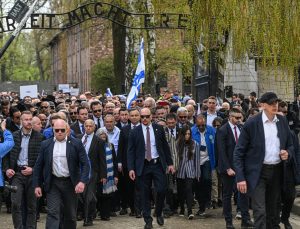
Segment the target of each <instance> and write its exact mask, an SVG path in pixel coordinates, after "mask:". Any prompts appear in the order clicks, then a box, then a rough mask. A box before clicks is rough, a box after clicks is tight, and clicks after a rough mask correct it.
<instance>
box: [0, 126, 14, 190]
mask: <svg viewBox="0 0 300 229" xmlns="http://www.w3.org/2000/svg"><path fill="white" fill-rule="evenodd" d="M3 135H4V142H3V143H0V187H2V186H4V183H3V175H2V172H1V171H2V158H3V157H4V156H5V155H6V154H7V153H8V152H9V151H10V150H11V149H12V148H13V147H14V145H15V142H14V138H13V136H12V134H11V132H10V131H8V130H5V131H4V132H3Z"/></svg>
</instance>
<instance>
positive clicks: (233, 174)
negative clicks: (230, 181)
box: [227, 168, 235, 177]
mask: <svg viewBox="0 0 300 229" xmlns="http://www.w3.org/2000/svg"><path fill="white" fill-rule="evenodd" d="M227 175H228V176H230V177H233V176H235V172H234V170H233V169H231V168H230V169H227Z"/></svg>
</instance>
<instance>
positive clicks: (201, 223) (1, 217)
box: [0, 209, 300, 229]
mask: <svg viewBox="0 0 300 229" xmlns="http://www.w3.org/2000/svg"><path fill="white" fill-rule="evenodd" d="M207 213H208V214H207V218H205V219H203V218H201V219H200V218H195V219H194V220H188V219H186V218H184V217H179V216H173V217H172V218H169V219H166V220H165V226H163V227H160V226H158V225H157V223H156V222H155V221H154V222H153V226H154V228H161V229H167V228H168V229H171V228H172V229H196V228H197V229H222V228H225V223H224V219H223V218H222V214H221V209H216V210H208V211H207ZM45 218H46V215H45V214H42V215H41V220H40V222H38V229H43V228H44V227H45ZM291 223H292V225H293V226H294V228H300V217H299V216H295V215H292V216H291ZM234 225H235V226H236V228H240V221H238V220H234ZM77 226H78V228H81V229H83V228H85V229H87V228H89V229H96V228H101V229H120V228H121V229H142V228H143V227H144V221H143V219H136V218H132V217H129V216H117V217H113V218H112V219H111V220H110V221H108V222H103V221H101V220H99V219H97V220H95V222H94V226H92V227H83V226H82V221H80V222H78V224H77ZM282 228H283V226H282ZM0 229H13V226H12V220H11V215H8V214H6V213H4V212H2V213H0Z"/></svg>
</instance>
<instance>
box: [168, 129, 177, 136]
mask: <svg viewBox="0 0 300 229" xmlns="http://www.w3.org/2000/svg"><path fill="white" fill-rule="evenodd" d="M171 130H172V129H170V128H168V131H169V134H170V135H171V136H174V138H176V127H174V128H173V134H172V133H171Z"/></svg>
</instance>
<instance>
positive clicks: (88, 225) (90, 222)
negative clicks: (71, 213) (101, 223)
mask: <svg viewBox="0 0 300 229" xmlns="http://www.w3.org/2000/svg"><path fill="white" fill-rule="evenodd" d="M93 225H94V224H93V220H84V222H83V226H84V227H90V226H93Z"/></svg>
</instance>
